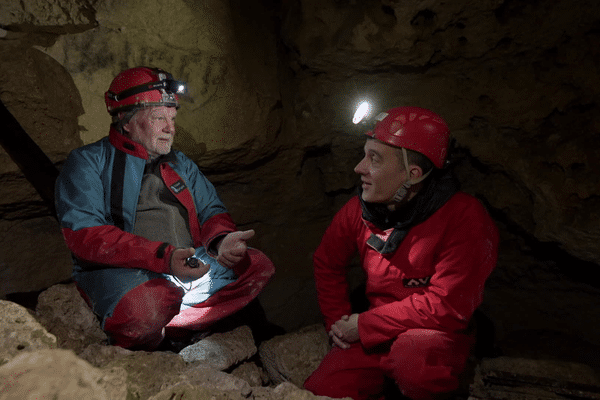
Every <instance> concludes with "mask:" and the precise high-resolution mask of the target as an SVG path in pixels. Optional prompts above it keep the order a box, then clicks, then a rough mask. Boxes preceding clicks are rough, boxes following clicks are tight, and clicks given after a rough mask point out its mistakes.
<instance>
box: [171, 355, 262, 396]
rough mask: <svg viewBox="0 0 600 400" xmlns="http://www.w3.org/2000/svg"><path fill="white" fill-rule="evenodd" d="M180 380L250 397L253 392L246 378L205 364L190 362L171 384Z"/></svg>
mask: <svg viewBox="0 0 600 400" xmlns="http://www.w3.org/2000/svg"><path fill="white" fill-rule="evenodd" d="M179 382H188V383H190V384H192V385H194V386H202V387H204V388H208V389H218V390H222V391H225V392H234V393H238V394H240V395H241V396H243V397H248V396H250V394H251V393H252V388H251V387H250V385H249V384H248V382H246V381H245V380H243V379H241V378H238V377H236V376H234V375H232V374H228V373H226V372H223V371H219V370H217V369H214V368H211V367H210V366H207V365H203V364H196V363H193V364H190V365H189V366H188V368H187V369H186V370H185V371H184V372H183V373H182V374H181V375H179V376H178V377H177V380H173V381H172V382H171V384H173V383H179ZM165 386H166V385H165Z"/></svg>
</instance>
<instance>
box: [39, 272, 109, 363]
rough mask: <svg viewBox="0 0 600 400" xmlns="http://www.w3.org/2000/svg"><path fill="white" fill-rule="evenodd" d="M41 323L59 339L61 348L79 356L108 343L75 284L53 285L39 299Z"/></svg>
mask: <svg viewBox="0 0 600 400" xmlns="http://www.w3.org/2000/svg"><path fill="white" fill-rule="evenodd" d="M36 317H37V319H38V321H40V323H41V324H42V325H43V326H44V327H45V328H46V330H48V332H50V333H52V334H54V335H55V336H56V338H57V339H58V346H59V347H61V348H63V349H71V350H73V351H74V352H75V353H76V354H79V353H81V352H82V351H83V350H84V349H85V348H87V347H88V346H89V345H91V344H94V343H106V342H107V340H108V338H107V336H106V333H104V331H102V328H100V322H99V321H98V319H97V318H96V316H95V315H94V313H93V312H92V310H91V309H90V307H89V306H88V305H87V304H86V303H85V301H84V300H83V298H82V297H81V296H80V294H79V292H78V291H77V288H76V287H75V283H70V284H61V285H54V286H52V287H50V288H49V289H48V290H45V291H44V292H42V293H41V294H40V295H39V296H38V304H37V307H36Z"/></svg>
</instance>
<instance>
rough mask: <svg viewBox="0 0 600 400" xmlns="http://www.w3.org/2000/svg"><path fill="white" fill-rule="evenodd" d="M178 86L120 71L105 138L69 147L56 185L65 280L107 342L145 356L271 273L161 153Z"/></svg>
mask: <svg viewBox="0 0 600 400" xmlns="http://www.w3.org/2000/svg"><path fill="white" fill-rule="evenodd" d="M184 88H185V85H184V84H183V83H182V82H178V81H175V80H173V77H172V76H171V74H169V73H167V72H165V71H163V70H161V69H158V68H148V67H137V68H132V69H128V70H126V71H123V72H121V73H120V74H119V75H118V76H117V77H115V79H114V80H113V82H112V83H111V85H110V88H109V90H108V91H107V92H106V95H105V101H106V106H107V109H108V112H109V113H110V114H111V116H112V118H113V122H112V124H111V128H110V132H109V135H108V137H105V138H103V139H101V140H99V141H98V142H96V143H92V144H89V145H86V146H83V147H81V148H79V149H76V150H74V151H73V152H71V154H70V155H69V157H68V158H67V161H66V162H65V165H64V167H63V169H62V171H61V173H60V176H59V178H58V180H57V182H56V203H57V212H58V216H59V220H60V223H61V226H62V232H63V235H64V237H65V240H66V242H67V245H68V247H69V249H70V250H71V251H72V253H73V260H74V268H73V278H74V280H75V281H76V283H77V287H78V288H79V290H80V292H81V293H82V295H83V296H84V298H85V299H86V301H87V302H88V304H90V306H91V307H92V309H93V311H94V313H95V314H96V315H97V316H98V317H99V319H100V320H101V323H102V328H103V329H104V331H105V332H106V333H107V334H108V335H109V338H110V339H111V342H112V343H113V344H115V345H118V346H122V347H126V348H133V349H145V350H152V349H155V348H157V347H158V346H159V345H160V344H161V342H162V341H163V339H164V338H165V334H169V333H170V332H172V333H174V334H177V335H181V333H182V332H186V333H189V332H192V331H197V330H202V329H205V328H207V327H208V326H210V325H211V324H214V323H215V322H216V321H218V320H220V319H222V318H224V317H226V316H228V315H231V314H233V313H235V312H236V311H238V310H240V309H241V308H242V307H244V306H245V305H247V304H248V303H250V302H252V300H253V299H255V297H256V296H257V295H258V293H259V292H260V291H261V290H262V288H263V287H264V286H265V285H266V283H267V282H268V280H269V279H270V277H271V276H272V275H273V273H274V267H273V264H272V263H271V262H270V260H269V259H268V258H267V257H266V256H265V255H264V254H262V253H261V252H260V251H258V250H256V249H252V248H248V246H247V245H246V241H247V240H248V239H250V238H251V237H252V236H253V235H254V231H253V230H248V231H238V230H237V229H236V227H235V224H234V222H233V221H232V219H231V217H230V215H229V214H228V212H227V210H226V208H225V206H224V205H223V203H222V202H221V200H220V199H219V197H218V195H217V193H216V191H215V189H214V187H213V185H212V184H211V183H210V182H209V181H208V180H207V179H206V178H205V177H204V175H203V174H202V173H201V172H200V171H199V169H198V167H197V166H196V165H195V164H194V163H193V162H192V161H191V160H190V159H189V158H187V157H186V156H185V155H184V154H183V153H181V152H179V151H176V150H172V149H171V145H172V144H173V138H174V136H175V118H176V115H177V110H178V108H179V99H178V92H179V91H181V90H183V89H184Z"/></svg>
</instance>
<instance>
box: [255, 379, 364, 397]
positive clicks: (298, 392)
mask: <svg viewBox="0 0 600 400" xmlns="http://www.w3.org/2000/svg"><path fill="white" fill-rule="evenodd" d="M252 395H253V396H254V400H329V399H331V397H327V396H316V395H314V394H312V393H311V392H309V391H308V390H304V389H301V388H299V387H297V386H296V385H294V384H293V383H291V382H283V383H280V384H279V385H277V386H276V387H274V388H270V387H261V388H255V389H254V391H253V392H252ZM342 400H352V399H350V398H349V397H343V398H342Z"/></svg>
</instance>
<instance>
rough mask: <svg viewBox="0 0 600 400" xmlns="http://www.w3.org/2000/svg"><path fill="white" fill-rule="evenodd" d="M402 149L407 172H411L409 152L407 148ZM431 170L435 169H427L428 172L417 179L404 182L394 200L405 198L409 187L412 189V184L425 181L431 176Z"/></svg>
mask: <svg viewBox="0 0 600 400" xmlns="http://www.w3.org/2000/svg"><path fill="white" fill-rule="evenodd" d="M401 150H402V158H403V159H404V168H405V170H406V173H407V174H410V171H409V170H408V154H407V153H406V149H405V148H404V147H402V148H401ZM431 171H433V168H432V169H430V170H429V171H427V173H425V174H423V175H421V176H420V177H418V178H416V179H409V180H408V181H406V182H404V183H403V184H402V186H400V188H399V189H398V190H397V191H396V193H395V194H394V196H393V197H392V202H393V203H400V202H401V201H402V200H404V198H405V197H406V195H407V194H408V189H410V187H411V186H412V185H416V184H417V183H419V182H421V181H423V180H424V179H425V178H427V177H428V176H429V174H430V173H431Z"/></svg>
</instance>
